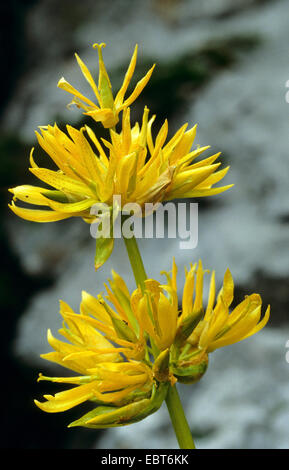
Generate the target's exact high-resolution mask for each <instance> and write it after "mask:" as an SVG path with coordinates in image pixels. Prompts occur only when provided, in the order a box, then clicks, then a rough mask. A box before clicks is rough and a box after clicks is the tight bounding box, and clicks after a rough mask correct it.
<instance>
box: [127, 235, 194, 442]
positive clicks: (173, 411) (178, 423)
mask: <svg viewBox="0 0 289 470" xmlns="http://www.w3.org/2000/svg"><path fill="white" fill-rule="evenodd" d="M124 243H125V246H126V249H127V253H128V257H129V261H130V264H131V267H132V270H133V274H134V277H135V281H136V284H137V286H140V287H141V289H142V290H143V289H144V281H145V280H146V279H147V275H146V271H145V268H144V264H143V261H142V257H141V254H140V251H139V248H138V244H137V241H136V239H135V237H134V236H133V237H132V238H125V237H124ZM166 404H167V408H168V411H169V414H170V418H171V421H172V425H173V428H174V431H175V434H176V437H177V440H178V443H179V446H180V449H195V444H194V441H193V438H192V435H191V431H190V428H189V425H188V422H187V419H186V416H185V413H184V410H183V407H182V403H181V400H180V397H179V394H178V391H177V388H176V385H174V386H173V387H170V388H169V391H168V394H167V397H166Z"/></svg>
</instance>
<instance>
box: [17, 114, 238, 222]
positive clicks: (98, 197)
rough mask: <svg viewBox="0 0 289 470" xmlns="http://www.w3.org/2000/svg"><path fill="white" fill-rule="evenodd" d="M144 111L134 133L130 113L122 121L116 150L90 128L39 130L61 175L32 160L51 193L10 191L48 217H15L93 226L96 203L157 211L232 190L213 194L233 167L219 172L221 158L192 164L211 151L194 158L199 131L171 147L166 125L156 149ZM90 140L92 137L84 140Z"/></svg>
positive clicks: (182, 132) (26, 212)
mask: <svg viewBox="0 0 289 470" xmlns="http://www.w3.org/2000/svg"><path fill="white" fill-rule="evenodd" d="M148 114H149V110H148V109H147V108H145V110H144V114H143V119H142V125H141V126H139V124H138V123H136V124H135V126H134V127H133V128H131V124H130V112H129V108H128V109H126V110H125V112H124V113H123V123H122V130H121V132H120V133H117V132H115V131H111V142H107V141H106V140H103V143H104V145H105V147H106V150H105V149H104V147H103V145H101V143H100V142H99V140H98V139H97V137H96V136H95V134H94V132H93V131H92V129H90V128H89V127H88V126H85V128H83V129H81V130H77V129H75V128H74V127H72V126H67V132H68V135H67V134H66V133H65V132H63V131H61V130H60V129H59V128H58V127H57V125H56V124H55V125H54V126H47V127H41V134H40V133H38V132H37V133H36V135H37V138H38V142H39V144H40V145H41V147H42V148H43V149H44V150H45V151H46V152H47V154H48V155H49V156H50V158H51V159H52V160H53V162H54V163H55V165H56V166H57V167H58V169H57V170H56V171H54V170H48V169H46V168H39V167H38V166H37V165H36V163H35V162H34V159H33V149H32V151H31V155H30V163H31V168H30V171H31V173H33V174H34V175H35V176H36V177H37V178H39V179H40V180H41V181H43V182H44V183H46V184H48V185H49V186H51V188H53V189H51V190H48V189H45V188H41V187H37V186H30V185H23V186H17V187H15V188H12V189H10V191H11V192H12V193H13V195H14V200H17V199H19V200H20V201H23V202H26V203H29V204H34V205H38V206H44V207H46V208H47V209H43V208H41V209H37V210H36V209H29V208H26V207H19V206H16V205H15V204H14V203H13V202H12V204H11V205H10V208H11V209H12V211H13V212H15V214H16V215H18V216H20V217H22V218H24V219H26V220H31V221H35V222H52V221H57V220H61V219H66V218H68V217H82V218H83V219H84V220H85V221H87V222H92V221H93V220H94V216H92V215H90V209H91V206H93V205H94V204H96V203H98V202H102V203H106V204H108V205H109V206H110V207H111V206H112V205H113V196H114V195H120V196H121V203H122V206H123V205H124V204H126V203H129V202H134V203H138V204H140V206H141V207H143V205H144V204H145V203H157V202H161V201H167V200H171V199H174V198H189V197H201V196H210V195H214V194H218V193H221V192H223V191H225V190H227V189H228V188H230V187H231V186H232V185H228V186H222V187H213V186H214V185H215V184H216V183H217V182H219V181H220V180H221V179H222V178H223V177H224V176H225V175H226V173H227V171H228V169H229V167H226V168H224V169H222V170H219V171H217V169H218V167H219V166H220V163H215V161H216V160H217V158H218V156H219V155H220V154H219V153H217V154H215V155H212V156H211V157H208V158H205V159H203V160H200V161H198V162H195V159H196V158H197V157H198V156H199V155H200V154H201V153H202V152H204V151H205V150H206V149H208V147H201V148H197V149H195V150H191V147H192V145H193V142H194V139H195V135H196V126H194V127H193V128H191V129H190V130H188V131H186V128H187V125H184V126H182V127H181V128H180V129H179V130H178V131H177V132H176V134H175V135H174V136H173V137H172V138H171V139H170V140H169V141H168V142H167V143H165V141H166V139H167V134H168V123H167V121H165V123H164V124H163V126H162V128H161V129H160V131H159V133H158V134H157V137H156V139H155V141H153V138H152V135H151V127H152V124H153V121H154V116H153V117H152V118H151V119H150V120H148ZM85 133H86V134H87V136H86V135H85Z"/></svg>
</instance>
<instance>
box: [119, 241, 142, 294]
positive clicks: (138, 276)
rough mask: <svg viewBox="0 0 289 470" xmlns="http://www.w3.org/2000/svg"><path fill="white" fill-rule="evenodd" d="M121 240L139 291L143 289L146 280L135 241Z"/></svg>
mask: <svg viewBox="0 0 289 470" xmlns="http://www.w3.org/2000/svg"><path fill="white" fill-rule="evenodd" d="M123 239H124V243H125V246H126V249H127V254H128V257H129V261H130V264H131V267H132V270H133V274H134V278H135V282H136V285H137V286H140V287H141V289H143V287H144V281H145V280H146V279H147V275H146V272H145V268H144V265H143V262H142V258H141V255H140V252H139V249H138V245H137V241H136V239H135V237H132V238H123Z"/></svg>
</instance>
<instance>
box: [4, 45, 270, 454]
mask: <svg viewBox="0 0 289 470" xmlns="http://www.w3.org/2000/svg"><path fill="white" fill-rule="evenodd" d="M104 46H105V44H103V43H102V44H95V45H94V46H93V47H95V48H96V49H97V51H98V58H99V77H98V84H96V82H95V80H94V78H93V76H92V74H91V72H90V71H89V69H88V67H87V66H86V65H85V63H84V62H83V61H82V60H81V59H80V57H79V56H78V55H77V54H76V59H77V62H78V65H79V67H80V69H81V72H82V73H83V75H84V78H85V79H86V81H87V82H88V84H89V85H90V87H91V89H92V91H93V93H94V98H93V99H91V98H88V97H86V96H85V95H84V94H82V93H81V92H79V91H78V90H77V89H76V88H74V87H73V86H72V85H71V84H70V83H68V82H67V81H66V80H65V79H64V78H61V79H60V81H59V83H58V86H59V87H60V88H61V89H63V90H65V91H67V92H68V93H70V94H72V95H73V100H72V102H71V103H70V104H73V105H76V106H77V107H78V108H81V109H82V110H83V112H84V114H85V115H86V116H89V117H91V118H92V120H93V121H94V122H97V123H101V124H102V125H103V127H104V128H106V129H109V139H104V138H102V139H99V138H98V137H97V134H96V133H95V132H94V130H93V129H92V128H91V127H90V126H88V125H85V126H83V127H81V128H80V129H77V128H74V127H72V126H70V125H67V126H66V130H65V131H62V130H60V128H59V127H58V126H57V124H54V125H47V126H42V127H40V132H36V136H37V139H38V143H39V145H40V146H41V147H42V149H43V150H44V151H45V152H46V153H47V155H48V156H49V157H50V158H51V160H52V161H53V163H54V165H55V169H47V168H40V167H39V166H38V165H37V163H36V162H35V160H34V158H33V151H34V149H32V150H31V153H30V165H31V167H30V171H31V173H32V174H33V175H34V176H36V177H37V178H38V179H39V180H40V181H41V182H42V183H44V184H45V185H48V188H47V187H42V186H31V185H22V186H17V187H14V188H12V189H10V191H11V192H12V194H13V201H12V203H11V204H10V208H11V209H12V211H13V212H14V213H15V214H16V215H18V216H20V217H22V218H23V219H26V220H29V221H35V222H54V221H58V220H62V219H66V218H69V217H80V218H82V219H83V220H84V221H85V222H87V223H92V222H93V221H94V220H95V216H94V214H93V212H92V206H94V205H95V204H99V203H105V204H106V205H108V206H109V208H112V209H114V207H113V205H114V196H115V195H117V196H118V195H119V196H121V198H120V200H121V203H120V205H121V207H118V211H120V212H121V210H122V207H123V205H125V204H127V203H137V204H139V206H140V207H141V208H143V207H144V205H145V204H146V203H153V204H156V203H159V202H162V201H169V200H173V199H176V198H192V197H204V196H212V195H215V194H219V193H222V192H223V191H226V190H227V189H229V188H230V187H231V186H233V185H226V186H215V185H216V184H217V183H219V182H220V181H221V180H222V179H223V178H224V176H225V175H226V173H227V172H228V169H229V167H226V168H223V169H219V167H220V163H219V162H217V160H218V157H219V155H220V154H219V153H216V154H214V155H211V156H208V157H205V158H199V157H200V156H201V155H202V154H203V153H204V152H205V151H206V150H207V149H208V148H209V146H205V147H198V146H196V147H195V148H193V144H194V140H195V136H196V130H197V126H196V125H194V126H193V127H191V128H188V125H187V124H185V125H183V126H182V127H181V128H180V129H178V130H177V132H176V133H175V134H174V135H173V136H172V137H171V138H170V139H168V134H169V129H168V122H167V120H165V122H164V123H163V125H162V126H161V128H160V129H159V130H158V131H157V132H154V130H153V123H154V120H155V116H154V115H152V116H150V111H149V109H148V108H147V107H146V106H145V108H144V111H143V115H142V119H141V122H140V123H138V122H136V123H134V124H132V123H131V117H130V107H131V105H132V103H133V102H134V101H135V100H136V98H137V97H138V96H139V95H140V93H141V92H142V90H143V89H144V87H145V86H146V85H147V83H148V81H149V80H150V77H151V75H152V72H153V69H154V66H152V67H151V69H150V70H149V71H148V72H147V73H146V75H145V76H144V77H143V78H142V79H141V80H140V81H139V82H138V83H137V84H136V86H135V88H134V90H133V91H132V93H131V94H130V95H129V96H128V97H126V95H127V91H128V87H129V84H130V82H131V79H132V77H133V74H134V70H135V66H136V59H137V46H136V47H135V50H134V53H133V56H132V58H131V61H130V64H129V66H128V69H127V72H126V75H125V77H124V80H123V83H122V85H121V87H120V89H119V91H118V92H117V93H116V94H115V95H114V94H113V91H112V86H111V82H110V78H109V75H108V73H107V70H106V67H105V64H104V61H103V56H102V49H103V47H104ZM120 113H122V116H121V117H120ZM153 136H155V137H153ZM15 201H20V203H21V204H20V205H18V204H17V205H16V204H15ZM23 203H24V204H25V203H27V204H28V205H32V206H36V208H35V207H33V208H31V207H26V206H25V205H23ZM109 210H110V209H109ZM118 211H117V212H118ZM142 215H146V214H145V211H143V212H142ZM100 220H101V219H100ZM98 221H99V220H98ZM125 241H126V247H127V250H128V254H129V259H130V261H131V265H132V268H133V272H134V274H135V278H136V281H137V286H136V289H135V290H134V291H133V292H132V293H130V292H129V290H128V287H127V285H126V283H125V281H124V279H123V278H122V277H121V276H120V275H119V274H117V273H116V272H114V271H112V278H111V279H110V280H109V281H108V283H107V284H106V285H105V288H106V294H105V295H104V294H100V295H99V296H98V297H93V296H92V295H90V294H88V293H87V292H85V291H84V292H83V293H82V300H81V304H80V311H79V313H76V312H74V311H73V310H72V308H71V307H70V306H69V305H68V304H67V303H65V302H62V301H61V302H60V313H61V316H62V318H63V326H62V328H61V329H60V330H59V333H60V334H61V335H62V336H63V337H64V339H65V341H61V340H58V339H56V338H55V337H54V336H53V335H52V333H51V332H50V330H49V331H48V342H49V344H50V346H51V347H52V349H53V351H52V352H50V353H48V354H44V355H43V356H42V357H43V358H44V359H47V360H49V361H52V362H55V363H57V364H59V365H61V366H63V367H65V368H67V369H69V370H71V371H73V374H74V375H72V376H71V377H67V376H65V377H47V376H44V375H42V374H40V376H39V380H50V381H52V382H57V383H63V384H70V385H73V387H72V388H69V389H67V390H65V391H61V392H58V393H56V394H55V395H54V396H53V395H44V398H45V400H46V401H41V402H40V401H38V400H35V403H36V405H37V406H38V407H39V408H41V409H42V410H44V411H46V412H50V413H54V412H62V411H65V410H68V409H70V408H73V407H75V406H77V405H80V404H81V403H83V402H86V401H90V402H91V403H92V404H93V405H94V408H93V409H92V411H90V412H89V413H87V414H85V415H84V416H82V417H81V418H79V419H78V420H76V421H74V422H73V423H71V424H70V426H85V427H92V428H100V427H101V428H105V427H111V426H122V425H127V424H130V423H133V422H136V421H139V420H141V419H143V418H145V417H146V416H148V415H149V414H151V413H153V412H155V411H156V410H157V409H158V408H159V407H160V406H161V404H162V402H163V401H164V400H165V399H166V397H167V396H169V395H168V394H169V393H170V390H173V387H174V386H175V384H176V382H182V383H193V382H196V381H197V380H199V379H200V378H201V377H202V376H203V374H204V373H205V371H206V369H207V367H208V357H209V354H210V353H211V352H213V351H214V350H215V349H216V348H220V347H223V346H227V345H230V344H233V343H235V342H237V341H241V340H244V339H246V338H248V337H249V336H251V335H253V334H255V333H257V332H258V331H260V330H261V329H262V328H263V327H264V326H265V325H266V323H267V321H268V319H269V312H270V308H269V307H268V308H267V310H266V312H265V314H264V316H263V318H262V319H261V308H262V300H261V297H260V296H259V295H258V294H255V293H253V294H251V295H249V296H247V297H245V299H244V300H243V301H242V302H241V303H239V304H238V305H234V306H233V307H232V304H233V302H234V283H233V279H232V276H231V273H230V271H229V270H227V271H226V273H225V276H224V281H223V285H222V287H221V289H220V290H219V292H218V293H217V294H216V282H215V272H214V271H213V272H212V273H211V280H210V287H209V295H208V299H207V301H206V303H205V306H204V305H203V279H204V275H205V274H206V273H208V271H207V270H204V269H203V266H202V262H201V261H199V262H198V263H195V264H192V265H191V266H190V269H189V270H186V278H185V284H184V288H183V294H182V302H181V308H180V306H179V300H178V289H177V266H176V264H175V261H173V265H172V269H171V271H170V272H162V274H164V275H165V277H166V283H162V284H161V283H160V282H159V281H157V280H155V279H148V278H147V276H146V274H145V271H144V268H143V266H142V261H141V258H140V255H139V252H138V249H137V248H135V245H134V248H133V245H130V247H131V248H129V241H128V239H126V240H125ZM96 243H97V245H96V255H95V266H96V268H98V267H100V266H101V265H102V264H103V263H104V262H105V261H106V260H107V258H108V257H109V256H110V254H111V252H112V249H113V239H112V237H110V238H107V239H105V238H104V237H103V238H101V237H100V238H98V239H97V242H96ZM130 249H131V251H130ZM168 406H169V405H168ZM185 448H186V447H185Z"/></svg>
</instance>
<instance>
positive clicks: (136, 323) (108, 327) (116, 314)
mask: <svg viewBox="0 0 289 470" xmlns="http://www.w3.org/2000/svg"><path fill="white" fill-rule="evenodd" d="M206 272H207V271H204V270H203V267H202V263H201V261H199V263H198V265H197V264H194V265H192V266H191V268H190V270H189V271H187V272H186V281H185V285H184V289H183V295H182V308H181V310H180V311H179V308H178V295H177V267H176V264H175V262H173V267H172V271H171V272H170V273H164V274H165V275H166V277H167V283H166V284H160V283H159V282H158V281H156V280H154V279H148V280H146V281H145V286H144V287H143V288H141V287H140V286H139V287H138V288H137V289H136V290H135V291H134V292H133V293H132V294H131V295H130V293H129V291H128V288H127V286H126V284H125V282H124V280H123V279H122V277H121V276H119V275H118V274H117V273H115V272H113V273H112V280H110V281H109V284H107V285H106V291H107V296H106V297H105V298H104V297H103V295H99V296H98V297H97V298H95V297H93V296H91V295H90V294H88V293H87V292H83V294H82V301H81V304H80V313H75V312H74V311H73V310H72V309H71V308H70V307H69V306H68V305H67V304H66V303H64V302H61V303H60V313H61V315H62V317H63V320H64V323H63V328H62V329H61V330H60V331H59V332H60V333H61V334H62V335H63V336H64V337H65V338H66V339H67V340H68V341H69V342H70V343H71V344H68V343H66V342H62V341H59V340H57V339H55V338H54V337H53V336H52V334H51V332H50V331H49V332H48V341H49V344H50V345H51V347H52V348H53V349H54V352H51V353H48V354H44V355H43V356H42V357H43V358H44V359H47V360H49V361H53V362H56V363H58V364H60V365H62V366H64V367H66V368H69V369H71V370H73V371H75V372H76V373H80V374H81V376H76V377H71V378H67V377H64V378H55V377H52V378H50V377H44V376H42V375H40V377H39V380H51V381H53V382H62V383H69V384H74V385H77V387H74V388H72V389H71V390H68V391H65V392H60V393H57V394H56V395H55V396H50V395H45V398H46V400H47V401H46V402H44V403H41V402H39V401H35V403H36V404H37V406H39V408H41V409H42V410H44V411H47V412H59V411H65V410H67V409H69V408H72V407H74V406H76V405H78V404H80V403H82V402H84V401H87V400H91V401H92V402H96V403H97V406H96V407H95V408H94V410H93V411H91V412H89V413H88V414H86V415H84V416H83V417H81V418H80V419H78V420H77V421H75V422H73V423H72V424H71V426H78V425H81V426H88V427H107V426H112V425H113V426H116V425H118V426H120V425H125V424H130V423H132V422H135V421H138V420H140V419H143V418H144V417H145V416H147V415H149V414H151V413H152V412H154V411H156V410H157V409H158V408H159V406H160V405H161V403H162V401H163V400H164V398H165V395H166V391H167V387H168V386H169V385H174V384H175V382H177V381H179V382H183V383H193V382H195V381H197V380H199V379H200V378H201V377H202V375H203V374H204V373H205V371H206V369H207V365H208V354H209V353H211V352H212V351H214V350H215V349H216V348H219V347H222V346H227V345H230V344H233V343H235V342H237V341H241V340H243V339H245V338H248V337H249V336H251V335H253V334H255V333H257V332H258V331H259V330H261V329H262V328H263V327H264V326H265V325H266V323H267V321H268V319H269V311H270V308H269V307H268V308H267V310H266V312H265V315H264V316H263V318H262V319H261V307H262V300H261V298H260V296H259V295H258V294H251V295H249V296H247V297H246V298H245V299H244V300H243V301H242V302H241V303H239V304H238V305H237V306H236V307H235V308H233V309H231V310H230V305H231V304H232V302H233V299H234V283H233V279H232V276H231V273H230V271H229V270H227V271H226V273H225V276H224V281H223V286H222V288H221V289H220V291H219V292H218V295H217V297H216V287H215V272H214V271H213V272H212V274H211V282H210V289H209V296H208V301H207V307H206V309H204V307H203V277H204V274H205V273H206Z"/></svg>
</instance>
